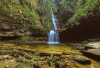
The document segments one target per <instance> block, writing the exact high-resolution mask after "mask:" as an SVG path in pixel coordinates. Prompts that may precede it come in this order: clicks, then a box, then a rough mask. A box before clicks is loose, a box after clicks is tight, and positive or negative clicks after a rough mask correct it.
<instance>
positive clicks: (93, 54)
mask: <svg viewBox="0 0 100 68" xmlns="http://www.w3.org/2000/svg"><path fill="white" fill-rule="evenodd" d="M81 52H82V53H83V55H85V56H88V57H90V58H93V59H95V60H98V61H100V49H88V50H87V51H86V50H83V51H81Z"/></svg>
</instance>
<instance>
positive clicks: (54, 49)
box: [17, 44, 80, 54]
mask: <svg viewBox="0 0 100 68" xmlns="http://www.w3.org/2000/svg"><path fill="white" fill-rule="evenodd" d="M20 45H22V46H23V47H22V48H23V49H30V50H38V51H40V52H49V53H58V54H61V53H63V52H64V51H67V52H74V53H80V52H79V50H72V46H70V45H62V44H24V45H23V44H17V46H20Z"/></svg>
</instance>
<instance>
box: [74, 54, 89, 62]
mask: <svg viewBox="0 0 100 68" xmlns="http://www.w3.org/2000/svg"><path fill="white" fill-rule="evenodd" d="M74 60H75V61H77V62H79V63H81V64H91V61H90V59H89V58H87V57H85V56H80V55H76V56H74Z"/></svg>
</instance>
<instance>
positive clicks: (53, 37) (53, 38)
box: [48, 10, 59, 44]
mask: <svg viewBox="0 0 100 68" xmlns="http://www.w3.org/2000/svg"><path fill="white" fill-rule="evenodd" d="M51 12H52V15H51V16H52V22H53V25H54V30H57V26H56V22H55V18H54V14H53V11H52V10H51ZM54 30H50V32H49V41H48V43H49V44H58V43H59V34H58V32H57V31H54Z"/></svg>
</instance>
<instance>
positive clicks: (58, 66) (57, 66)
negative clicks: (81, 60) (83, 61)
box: [55, 61, 67, 68]
mask: <svg viewBox="0 0 100 68" xmlns="http://www.w3.org/2000/svg"><path fill="white" fill-rule="evenodd" d="M66 66H67V63H66V62H64V61H58V62H55V67H56V68H62V67H66Z"/></svg>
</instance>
